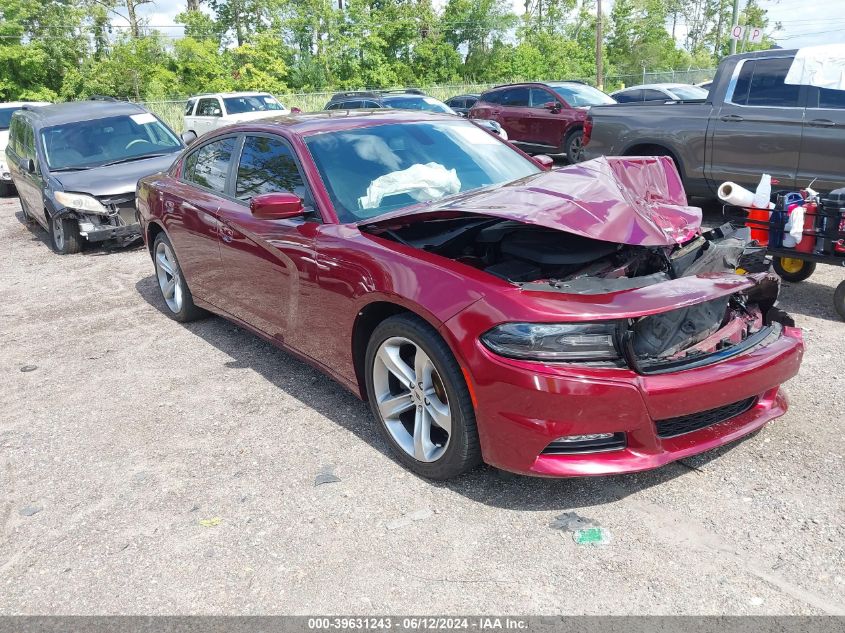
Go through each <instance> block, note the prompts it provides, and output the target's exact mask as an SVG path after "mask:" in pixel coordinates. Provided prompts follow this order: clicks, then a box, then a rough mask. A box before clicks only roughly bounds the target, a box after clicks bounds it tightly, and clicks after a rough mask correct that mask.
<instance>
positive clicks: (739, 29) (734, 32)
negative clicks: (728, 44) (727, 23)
mask: <svg viewBox="0 0 845 633" xmlns="http://www.w3.org/2000/svg"><path fill="white" fill-rule="evenodd" d="M743 37H745V27H744V26H740V25H739V24H737V25H736V26H734V27H733V28H732V29H731V39H734V40H741V39H742V38H743Z"/></svg>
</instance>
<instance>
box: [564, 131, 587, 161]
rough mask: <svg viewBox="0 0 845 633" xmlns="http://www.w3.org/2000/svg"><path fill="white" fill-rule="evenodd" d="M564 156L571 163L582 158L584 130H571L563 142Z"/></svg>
mask: <svg viewBox="0 0 845 633" xmlns="http://www.w3.org/2000/svg"><path fill="white" fill-rule="evenodd" d="M563 149H564V152H565V153H566V158H567V159H568V160H569V162H570V163H572V164H573V165H574V164H575V163H580V162H581V161H582V160H584V130H580V129H579V130H573V131H572V132H570V133H569V134H567V135H566V140H565V141H564V143H563Z"/></svg>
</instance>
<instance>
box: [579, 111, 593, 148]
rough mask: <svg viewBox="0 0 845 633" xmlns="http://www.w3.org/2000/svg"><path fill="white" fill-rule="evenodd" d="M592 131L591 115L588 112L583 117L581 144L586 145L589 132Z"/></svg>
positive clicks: (588, 139) (588, 140)
mask: <svg viewBox="0 0 845 633" xmlns="http://www.w3.org/2000/svg"><path fill="white" fill-rule="evenodd" d="M592 133H593V115H591V114H588V115H587V118H586V119H584V138H583V139H582V140H581V144H582V146H583V145H586V144H587V143H589V142H590V134H592Z"/></svg>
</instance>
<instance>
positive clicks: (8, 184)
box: [0, 101, 49, 196]
mask: <svg viewBox="0 0 845 633" xmlns="http://www.w3.org/2000/svg"><path fill="white" fill-rule="evenodd" d="M25 105H29V106H33V107H36V106H44V105H49V103H47V102H46V101H11V102H9V103H0V196H8V195H10V194H11V193H12V174H11V173H10V172H9V166H8V165H6V145H7V144H8V143H9V123H10V122H11V120H12V113H14V112H15V110H20V109H21V108H22V107H23V106H25Z"/></svg>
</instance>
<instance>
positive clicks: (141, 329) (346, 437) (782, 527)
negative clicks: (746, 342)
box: [0, 198, 845, 614]
mask: <svg viewBox="0 0 845 633" xmlns="http://www.w3.org/2000/svg"><path fill="white" fill-rule="evenodd" d="M0 243H2V248H0V293H1V296H2V298H3V301H2V305H0V319H2V320H1V321H0V322H2V328H0V375H2V376H3V386H2V390H0V524H2V538H0V613H4V614H10V613H15V614H136V613H145V614H189V613H204V614H223V613H227V614H233V613H242V614H270V613H273V614H276V613H279V614H281V613H291V614H307V613H357V614H364V613H418V614H442V613H466V614H476V613H524V614H603V613H617V614H824V613H838V614H843V613H845V553H844V552H843V542H845V527H843V520H842V517H843V516H845V508H843V481H845V468H843V449H842V441H841V438H842V435H843V433H845V428H843V427H845V422H843V419H842V417H841V415H840V413H839V412H841V411H842V410H843V409H845V395H843V391H845V378H843V376H845V371H844V370H845V337H843V332H844V331H845V324H843V323H842V322H841V321H840V320H839V318H838V317H837V315H836V313H835V312H834V310H833V308H832V305H831V301H832V295H833V290H834V288H835V286H836V284H837V283H838V282H839V281H840V280H841V279H842V272H841V270H839V269H836V268H832V267H819V269H818V271H817V273H816V274H815V275H814V276H813V278H812V279H810V280H809V281H806V282H804V283H801V284H797V285H785V287H784V290H783V293H782V305H783V307H784V308H785V309H787V310H788V311H790V312H791V313H793V315H794V316H795V318H796V320H797V322H798V324H799V325H800V326H801V327H802V328H804V330H805V333H806V339H807V355H806V357H805V362H804V366H803V368H802V371H801V374H800V375H799V376H798V377H797V378H795V379H794V380H792V381H791V382H790V383H789V384H788V385H787V390H788V392H789V394H790V396H791V399H792V408H791V410H790V411H789V413H788V414H787V415H786V416H785V417H783V418H781V419H780V420H778V421H776V422H774V423H772V424H770V425H769V426H768V427H767V428H765V429H763V430H762V431H760V432H759V433H757V434H756V435H754V436H752V437H750V438H748V439H746V440H745V441H743V442H740V443H738V444H736V445H734V446H731V447H728V448H724V449H721V450H717V451H713V452H711V453H708V454H706V455H703V456H699V457H697V458H694V459H689V460H687V461H686V462H685V463H684V464H671V465H669V466H666V467H664V468H662V469H659V470H656V471H652V472H649V473H644V474H639V475H635V476H626V477H611V478H598V479H581V480H541V479H531V478H524V477H511V478H506V477H502V476H500V475H499V474H497V472H496V471H494V470H493V469H490V468H482V469H479V470H477V471H475V472H473V473H471V474H469V475H466V476H464V477H462V478H460V479H459V480H457V481H454V482H451V483H448V484H434V483H431V482H428V481H425V480H422V479H419V478H417V477H415V476H414V475H411V474H410V473H408V472H407V471H405V470H404V469H403V468H402V467H400V466H399V465H398V464H397V463H396V462H394V461H393V460H392V459H391V457H390V455H389V453H388V451H387V447H386V445H385V444H384V443H383V442H382V440H381V439H380V436H379V435H378V433H377V431H376V429H375V427H374V424H373V422H372V420H371V418H370V414H369V411H368V409H367V407H366V406H365V405H364V404H362V403H361V402H359V401H358V400H356V399H355V398H354V397H353V396H352V395H350V394H349V393H347V392H346V391H345V390H343V389H342V388H341V387H339V386H337V385H336V384H335V383H333V382H332V381H331V380H329V379H328V378H326V377H324V376H323V375H321V374H319V373H318V372H316V371H315V370H313V369H311V368H310V367H308V366H306V365H304V364H302V363H300V362H298V361H296V360H294V359H292V358H290V357H289V356H287V355H286V354H285V353H283V352H281V351H279V350H277V349H275V348H273V347H271V346H270V345H268V344H266V343H264V342H262V341H261V340H259V339H258V338H256V337H254V336H253V335H251V334H249V333H246V332H244V331H242V330H240V329H238V328H237V327H235V326H233V325H231V324H230V323H228V322H226V321H224V320H222V319H219V318H209V319H207V320H204V321H200V322H197V323H193V324H190V325H187V326H184V325H180V324H178V323H175V322H174V321H171V320H170V319H168V318H167V317H166V316H165V315H164V314H163V313H162V309H163V304H162V302H161V301H160V300H159V296H158V291H157V288H156V285H155V282H154V279H153V276H152V272H153V268H152V265H151V262H150V260H149V257H148V255H147V253H146V252H145V251H144V250H143V249H140V248H135V249H130V250H118V251H109V250H94V251H87V252H85V253H83V254H80V255H75V256H67V257H60V256H57V255H54V254H52V253H51V252H50V250H49V248H48V246H47V243H46V234H45V233H44V232H43V231H42V230H41V229H40V228H38V227H34V226H33V227H28V226H27V225H26V224H25V223H24V221H23V216H22V214H21V211H20V207H19V205H18V202H17V199H14V198H7V199H2V200H0ZM27 365H32V366H35V369H34V370H32V371H23V370H22V368H24V366H27ZM326 469H330V472H333V473H334V475H336V477H337V478H338V479H339V481H336V482H333V483H326V484H323V485H319V486H315V477H317V476H318V475H319V474H320V473H321V472H325V470H326ZM563 512H575V513H577V514H578V515H580V516H581V517H584V518H585V519H589V520H590V521H592V522H594V523H597V524H599V525H601V526H602V527H604V528H606V529H607V530H609V532H610V533H611V534H612V540H611V542H610V543H609V544H607V545H604V546H585V545H577V544H576V543H575V542H574V540H573V538H572V534H571V533H569V532H566V531H564V530H558V529H553V528H552V527H550V523H551V522H552V521H553V520H554V519H555V517H557V516H558V515H560V514H561V513H563Z"/></svg>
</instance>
